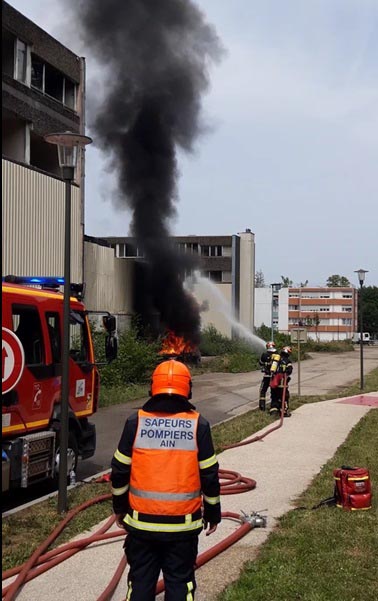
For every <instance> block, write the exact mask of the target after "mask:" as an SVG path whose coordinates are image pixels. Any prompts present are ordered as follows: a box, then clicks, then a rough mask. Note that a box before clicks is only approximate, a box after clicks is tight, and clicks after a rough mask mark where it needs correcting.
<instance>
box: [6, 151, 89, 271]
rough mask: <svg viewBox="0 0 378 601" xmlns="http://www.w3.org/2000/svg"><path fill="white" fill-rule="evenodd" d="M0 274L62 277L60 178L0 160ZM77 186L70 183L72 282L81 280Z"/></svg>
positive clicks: (62, 242)
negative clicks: (0, 219) (0, 220)
mask: <svg viewBox="0 0 378 601" xmlns="http://www.w3.org/2000/svg"><path fill="white" fill-rule="evenodd" d="M2 175H3V182H2V194H3V203H2V216H3V225H2V234H3V260H2V272H3V275H7V274H12V275H52V276H62V275H63V266H64V206H65V184H64V182H62V181H60V180H58V179H55V178H53V177H49V176H48V175H44V174H42V173H40V172H38V171H34V170H33V169H28V168H26V167H23V166H22V165H18V164H17V163H12V162H11V161H7V160H5V159H3V160H2ZM80 218H81V207H80V189H79V188H78V187H77V186H72V213H71V219H72V221H71V223H72V230H71V236H72V238H71V281H72V282H82V281H83V277H82V252H83V231H82V226H81V223H80V221H81V219H80Z"/></svg>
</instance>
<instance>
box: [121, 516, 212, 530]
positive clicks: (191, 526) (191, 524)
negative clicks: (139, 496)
mask: <svg viewBox="0 0 378 601" xmlns="http://www.w3.org/2000/svg"><path fill="white" fill-rule="evenodd" d="M186 517H187V518H188V519H185V521H183V522H182V523H181V524H171V523H162V522H156V523H154V522H146V521H143V520H140V519H139V516H138V512H137V511H133V515H130V514H129V513H127V514H126V516H125V517H124V520H123V521H124V522H125V524H128V525H129V526H131V527H132V528H136V529H137V530H144V531H146V532H190V531H191V530H198V528H203V521H202V518H200V519H198V520H192V519H191V516H186Z"/></svg>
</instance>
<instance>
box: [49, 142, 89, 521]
mask: <svg viewBox="0 0 378 601" xmlns="http://www.w3.org/2000/svg"><path fill="white" fill-rule="evenodd" d="M45 140H46V142H49V143H50V144H55V145H56V146H57V147H58V160H59V167H60V168H61V170H62V176H63V180H64V182H65V221H64V293H63V344H62V384H61V386H62V387H61V408H60V411H61V414H60V433H59V490H58V512H59V513H63V512H65V511H67V476H68V474H67V450H68V409H69V392H70V383H69V360H70V357H69V351H70V296H71V185H72V182H73V180H74V177H75V167H76V164H77V155H78V149H79V148H82V147H84V146H85V145H86V144H90V143H91V142H92V139H91V138H89V137H88V136H82V135H80V134H75V133H73V132H69V131H67V132H64V133H54V134H48V135H46V136H45Z"/></svg>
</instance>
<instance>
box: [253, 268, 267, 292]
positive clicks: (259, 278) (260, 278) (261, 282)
mask: <svg viewBox="0 0 378 601" xmlns="http://www.w3.org/2000/svg"><path fill="white" fill-rule="evenodd" d="M264 287H265V277H264V274H263V272H262V271H261V269H259V271H256V273H255V288H264Z"/></svg>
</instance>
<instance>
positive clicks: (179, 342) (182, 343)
mask: <svg viewBox="0 0 378 601" xmlns="http://www.w3.org/2000/svg"><path fill="white" fill-rule="evenodd" d="M193 350H194V347H193V345H192V344H191V343H190V342H188V341H186V340H185V339H184V338H183V337H182V336H176V334H175V333H174V332H172V331H169V332H168V334H167V335H166V337H165V338H164V340H163V345H162V348H161V351H159V355H181V354H182V353H191V352H192V351H193Z"/></svg>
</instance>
